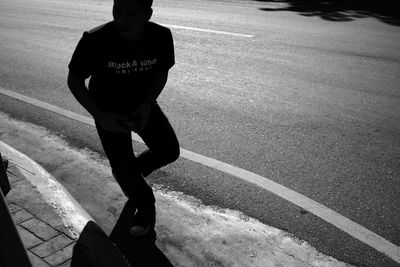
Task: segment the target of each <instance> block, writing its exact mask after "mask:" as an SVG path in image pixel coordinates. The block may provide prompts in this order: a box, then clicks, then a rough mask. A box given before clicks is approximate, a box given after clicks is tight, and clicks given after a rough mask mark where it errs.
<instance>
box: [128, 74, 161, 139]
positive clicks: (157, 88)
mask: <svg viewBox="0 0 400 267" xmlns="http://www.w3.org/2000/svg"><path fill="white" fill-rule="evenodd" d="M167 79H168V70H159V71H157V72H155V73H154V74H153V75H152V77H151V81H149V86H148V87H147V91H146V101H145V102H144V103H143V104H141V105H140V106H139V107H138V108H137V110H136V114H138V115H139V116H140V118H141V124H140V125H138V126H137V129H135V132H138V133H139V132H140V131H141V130H143V128H144V127H145V126H146V125H147V122H148V121H149V118H150V114H151V110H152V108H153V105H154V104H155V102H156V100H157V98H158V96H159V95H160V94H161V91H162V90H163V89H164V87H165V84H166V83H167Z"/></svg>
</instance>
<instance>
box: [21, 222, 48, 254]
mask: <svg viewBox="0 0 400 267" xmlns="http://www.w3.org/2000/svg"><path fill="white" fill-rule="evenodd" d="M17 230H18V233H19V236H20V237H21V239H22V243H24V245H25V247H26V248H27V249H30V248H32V247H34V246H37V245H39V244H41V243H43V240H40V239H39V238H37V237H36V236H35V235H33V234H32V233H31V232H29V231H28V230H26V229H25V228H23V227H21V226H19V225H17Z"/></svg>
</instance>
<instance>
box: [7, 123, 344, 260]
mask: <svg viewBox="0 0 400 267" xmlns="http://www.w3.org/2000/svg"><path fill="white" fill-rule="evenodd" d="M6 120H7V123H6V124H7V128H8V129H9V130H10V131H13V129H10V125H15V127H20V126H21V125H22V124H21V122H18V121H14V120H9V119H7V118H6V117H4V116H2V120H1V121H0V127H1V126H3V127H4V124H5V121H6ZM24 125H25V127H29V125H26V124H24ZM36 130H37V129H36ZM2 133H4V132H2ZM22 137H23V135H20V133H17V132H15V131H14V134H13V136H8V137H7V138H2V139H6V140H7V141H8V142H10V141H11V142H10V143H14V142H18V143H20V144H21V143H24V144H28V143H30V142H32V141H33V140H34V139H35V137H31V138H30V139H25V138H22ZM42 142H43V143H47V142H46V141H45V140H42ZM45 147H46V145H44V144H36V148H35V149H40V150H43V149H44V148H45ZM25 148H26V147H25ZM47 148H48V147H47ZM58 149H59V153H58V157H53V158H52V159H49V158H47V159H45V158H42V159H41V160H43V161H49V160H50V161H51V162H53V161H57V162H58V163H61V162H63V161H64V162H65V157H71V153H70V152H71V151H70V148H69V147H67V146H65V144H63V143H58ZM0 152H1V153H2V154H3V155H5V156H6V157H7V159H9V161H10V168H9V169H8V172H7V173H8V176H9V179H10V181H11V185H12V191H11V192H10V194H9V195H8V196H7V201H8V203H9V209H10V211H11V213H12V215H13V219H14V221H15V223H16V225H17V229H18V231H19V233H20V236H21V238H22V240H23V243H24V245H25V246H26V249H27V252H28V255H29V257H30V259H31V261H32V264H33V266H34V267H39V266H63V267H66V266H69V265H70V262H71V256H72V249H73V246H74V244H75V241H76V238H77V236H78V235H79V231H80V230H82V225H78V226H77V225H76V223H77V220H76V217H85V218H86V219H85V220H86V221H87V220H89V219H91V218H90V217H87V216H85V215H84V214H78V213H77V212H76V211H72V212H71V210H73V208H72V207H71V206H70V204H69V203H75V205H77V208H76V209H77V210H81V209H82V207H80V205H79V204H78V203H77V202H76V201H75V199H73V196H72V195H70V194H69V193H68V194H66V195H65V196H68V198H65V197H62V200H63V201H54V200H55V199H57V198H59V197H60V194H62V191H63V190H65V189H64V188H63V187H62V186H61V185H60V188H63V189H62V190H60V189H55V188H56V187H57V186H56V185H55V184H54V182H55V180H54V178H53V177H52V176H51V175H50V174H49V173H47V172H45V171H44V169H43V168H42V167H41V166H39V165H37V163H35V162H34V161H33V160H32V159H30V158H28V157H27V156H26V155H24V154H22V153H21V152H20V151H17V150H15V149H14V148H12V147H10V146H9V145H7V144H6V143H3V142H0ZM27 152H28V153H31V151H27ZM44 152H45V151H44ZM66 153H67V154H69V155H63V154H66ZM81 153H82V152H79V151H75V153H74V154H73V155H72V156H73V157H78V156H81V157H82V156H83V157H85V155H82V154H81ZM76 160H79V161H80V162H81V163H80V164H85V165H86V164H87V162H86V163H84V162H82V159H81V158H76ZM69 164H71V162H70V163H69ZM62 165H65V163H62ZM64 167H65V166H64ZM85 167H90V166H89V165H86V166H85ZM92 167H93V166H92ZM59 168H63V167H62V166H59ZM97 169H98V171H99V172H101V170H99V169H101V167H99V166H97ZM92 171H93V170H92ZM71 175H74V176H78V177H75V178H76V179H81V183H82V186H83V187H84V188H85V189H88V185H87V183H88V182H90V180H91V179H92V177H90V175H89V176H88V174H84V173H81V172H78V173H74V174H71ZM38 176H40V177H38ZM32 177H34V178H32ZM108 183H113V182H112V181H108ZM114 184H115V182H114ZM153 186H154V185H153ZM46 187H49V188H51V189H52V190H46ZM109 189H110V186H109V185H108V186H105V187H104V184H103V189H102V190H101V192H97V196H99V195H103V196H106V197H105V198H108V200H114V202H113V201H110V202H108V203H109V204H108V206H106V205H104V204H105V203H106V202H103V205H102V206H97V205H98V203H88V202H84V203H83V204H84V205H85V206H86V208H87V209H88V210H89V211H90V212H91V213H93V217H95V218H98V221H97V223H98V224H99V225H100V226H101V227H103V229H105V230H106V231H107V230H108V231H109V230H110V229H107V228H108V227H110V225H107V222H106V221H105V220H104V219H102V218H104V214H106V213H107V211H108V210H110V209H114V210H115V212H116V214H115V215H114V216H113V218H111V220H113V221H114V222H115V221H116V219H117V216H118V212H119V211H118V210H117V209H118V208H117V207H116V206H115V199H120V198H121V192H118V193H117V194H115V192H114V194H111V195H109V196H107V194H110V192H109ZM92 191H93V189H92ZM155 191H156V199H157V225H156V231H157V235H158V240H157V245H158V246H159V247H160V249H161V250H163V251H164V253H166V255H167V256H168V257H169V259H170V260H171V262H172V263H173V264H174V266H185V267H187V266H213V265H215V264H217V265H218V266H263V267H264V266H294V267H297V266H335V267H336V266H349V265H347V264H345V263H343V262H339V261H337V260H335V259H334V258H332V257H329V256H326V255H323V254H321V253H319V252H318V251H317V250H315V249H314V248H313V247H311V246H310V245H309V244H307V243H306V242H304V241H301V240H298V239H296V238H294V237H292V236H291V235H290V234H289V233H285V232H283V231H281V230H278V229H275V228H273V227H269V226H266V225H263V224H262V223H260V222H259V221H257V220H254V219H252V218H249V217H247V216H245V215H244V214H242V213H239V212H236V211H232V210H223V209H221V208H216V207H207V206H204V205H202V204H201V202H199V201H198V200H196V199H194V198H191V197H188V196H185V195H184V194H182V193H178V192H171V191H168V190H165V189H162V188H160V187H158V188H157V187H156V188H155ZM75 192H76V188H75V190H73V192H72V193H75ZM91 193H93V192H91ZM78 197H79V198H80V200H83V199H82V197H83V196H82V195H78ZM92 197H94V196H93V195H92V196H91V195H90V192H89V191H88V192H87V194H86V200H87V199H90V198H92ZM80 223H81V222H80ZM67 226H69V227H67ZM76 229H78V231H76ZM79 229H80V230H79Z"/></svg>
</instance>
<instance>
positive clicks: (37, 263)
mask: <svg viewBox="0 0 400 267" xmlns="http://www.w3.org/2000/svg"><path fill="white" fill-rule="evenodd" d="M28 257H29V259H30V260H31V263H32V267H50V265H49V264H48V263H47V262H45V261H44V260H42V259H41V258H39V257H38V256H36V255H35V254H33V253H32V252H30V251H29V250H28Z"/></svg>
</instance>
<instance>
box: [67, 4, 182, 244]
mask: <svg viewBox="0 0 400 267" xmlns="http://www.w3.org/2000/svg"><path fill="white" fill-rule="evenodd" d="M152 2H153V1H152V0H114V3H113V10H112V14H113V20H112V21H110V22H108V23H105V24H103V25H100V26H98V27H96V28H94V29H92V30H89V31H85V32H84V33H83V36H82V38H81V39H80V41H79V43H78V45H77V47H76V49H75V51H74V53H73V55H72V58H71V61H70V63H69V73H68V87H69V88H70V90H71V92H72V94H73V95H74V97H75V98H76V99H77V101H78V102H79V103H80V104H81V105H82V106H83V107H84V108H85V109H86V110H87V111H88V112H89V113H90V114H91V115H92V116H93V118H94V120H95V124H96V129H97V132H98V135H99V137H100V140H101V144H102V146H103V149H104V152H105V154H106V156H107V158H108V160H109V162H110V166H111V169H112V174H113V176H114V177H115V179H116V180H117V182H118V184H119V185H120V187H121V189H122V190H123V192H124V194H125V195H126V196H127V197H128V198H129V199H132V200H133V201H134V203H135V206H136V209H135V210H134V211H132V212H134V220H133V222H132V226H131V227H130V230H129V231H130V234H131V235H133V236H143V235H145V234H147V233H148V232H149V230H150V229H154V225H155V220H156V216H155V198H154V194H153V190H152V188H151V187H150V186H149V185H148V184H147V183H146V181H145V179H144V177H146V176H147V175H149V174H150V173H151V172H153V171H154V170H156V169H158V168H160V167H162V166H165V165H167V164H169V163H171V162H174V161H175V160H176V159H177V158H178V157H179V153H180V149H179V142H178V139H177V137H176V134H175V132H174V130H173V128H172V126H171V124H170V122H169V121H168V119H167V117H166V116H165V114H164V113H163V111H162V110H161V108H160V106H159V105H158V103H157V98H158V96H159V95H160V93H161V91H162V90H163V88H164V87H165V84H166V82H167V79H168V71H169V69H170V68H171V67H172V66H173V65H174V64H175V58H174V44H173V39H172V34H171V31H170V30H169V29H168V28H166V27H163V26H161V25H158V24H156V23H153V22H151V21H150V18H151V16H152V12H153V10H152ZM88 78H90V80H89V84H88V87H86V84H85V80H86V79H88ZM131 131H134V132H136V133H137V134H138V135H139V136H140V137H141V138H142V139H143V141H144V142H145V144H146V146H147V147H148V149H147V150H145V151H144V152H142V153H141V154H140V155H139V156H137V157H136V156H135V154H134V150H133V147H132V139H131Z"/></svg>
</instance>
